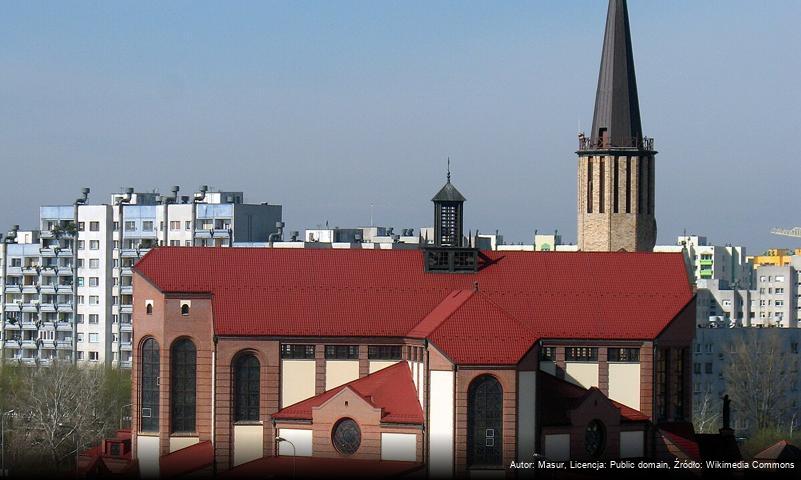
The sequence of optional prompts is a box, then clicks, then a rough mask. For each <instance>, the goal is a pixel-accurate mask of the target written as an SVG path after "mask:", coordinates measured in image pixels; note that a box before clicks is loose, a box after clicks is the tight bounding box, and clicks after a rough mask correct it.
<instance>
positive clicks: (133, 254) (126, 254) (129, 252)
mask: <svg viewBox="0 0 801 480" xmlns="http://www.w3.org/2000/svg"><path fill="white" fill-rule="evenodd" d="M147 251H148V250H147V249H146V248H143V249H139V250H138V251H137V250H136V249H135V248H121V249H120V257H122V258H139V257H141V256H143V255H144V254H145V253H147Z"/></svg>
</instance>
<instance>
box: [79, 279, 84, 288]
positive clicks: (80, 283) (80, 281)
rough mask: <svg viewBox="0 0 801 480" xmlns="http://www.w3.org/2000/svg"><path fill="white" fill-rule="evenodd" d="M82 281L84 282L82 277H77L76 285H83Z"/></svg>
mask: <svg viewBox="0 0 801 480" xmlns="http://www.w3.org/2000/svg"><path fill="white" fill-rule="evenodd" d="M83 282H84V279H83V277H78V286H79V287H83Z"/></svg>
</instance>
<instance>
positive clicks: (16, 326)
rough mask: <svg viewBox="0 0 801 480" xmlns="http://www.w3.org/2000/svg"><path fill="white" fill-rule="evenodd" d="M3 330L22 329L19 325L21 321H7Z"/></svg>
mask: <svg viewBox="0 0 801 480" xmlns="http://www.w3.org/2000/svg"><path fill="white" fill-rule="evenodd" d="M3 330H9V331H15V330H22V329H21V328H20V326H19V322H17V323H11V322H9V321H6V323H4V324H3Z"/></svg>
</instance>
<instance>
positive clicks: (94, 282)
mask: <svg viewBox="0 0 801 480" xmlns="http://www.w3.org/2000/svg"><path fill="white" fill-rule="evenodd" d="M98 285H100V278H98V277H89V286H90V287H96V286H98Z"/></svg>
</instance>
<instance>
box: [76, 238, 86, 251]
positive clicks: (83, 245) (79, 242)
mask: <svg viewBox="0 0 801 480" xmlns="http://www.w3.org/2000/svg"><path fill="white" fill-rule="evenodd" d="M84 248H86V242H84V241H83V240H78V250H83V249H84Z"/></svg>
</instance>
